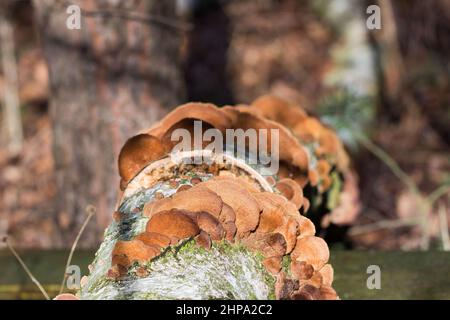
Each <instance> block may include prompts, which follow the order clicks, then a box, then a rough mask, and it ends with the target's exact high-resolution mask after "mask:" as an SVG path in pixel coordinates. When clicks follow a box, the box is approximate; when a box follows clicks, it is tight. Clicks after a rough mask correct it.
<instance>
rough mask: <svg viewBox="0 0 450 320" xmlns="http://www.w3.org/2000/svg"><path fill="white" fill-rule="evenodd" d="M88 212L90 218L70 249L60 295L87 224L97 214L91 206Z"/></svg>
mask: <svg viewBox="0 0 450 320" xmlns="http://www.w3.org/2000/svg"><path fill="white" fill-rule="evenodd" d="M86 212H87V213H88V216H87V217H86V220H84V222H83V225H82V226H81V229H80V231H78V234H77V236H76V238H75V241H74V242H73V244H72V248H71V249H70V253H69V256H68V257H67V261H66V267H65V269H64V276H63V279H62V282H61V287H60V288H59V294H61V293H62V292H63V290H64V283H65V281H66V279H67V268H69V266H70V263H71V262H72V257H73V253H74V252H75V249H76V247H77V244H78V241H79V240H80V237H81V235H82V234H83V232H84V229H86V226H87V224H88V223H89V220H91V218H92V216H93V215H94V214H95V212H96V210H95V207H94V206H91V205H89V206H88V207H87V208H86Z"/></svg>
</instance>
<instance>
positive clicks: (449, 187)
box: [428, 182, 450, 204]
mask: <svg viewBox="0 0 450 320" xmlns="http://www.w3.org/2000/svg"><path fill="white" fill-rule="evenodd" d="M449 192H450V183H448V182H447V183H444V184H443V185H441V186H439V187H438V188H436V189H435V190H434V191H433V192H431V193H430V194H429V195H428V202H429V203H430V204H433V203H434V202H436V201H437V200H438V199H439V198H440V197H442V196H443V195H445V194H446V193H449Z"/></svg>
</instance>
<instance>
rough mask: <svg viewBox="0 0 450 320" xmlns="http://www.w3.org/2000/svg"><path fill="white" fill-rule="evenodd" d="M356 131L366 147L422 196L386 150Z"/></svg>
mask: <svg viewBox="0 0 450 320" xmlns="http://www.w3.org/2000/svg"><path fill="white" fill-rule="evenodd" d="M354 133H355V137H356V138H357V139H358V141H359V142H360V143H361V144H362V145H363V146H364V147H366V149H368V150H369V151H370V152H371V153H373V154H374V155H375V156H377V157H378V158H379V159H380V160H381V161H383V162H384V163H385V164H386V165H387V166H388V167H389V169H391V171H392V173H393V174H394V175H395V176H396V177H397V178H399V179H400V180H401V181H402V182H403V183H404V184H405V185H406V186H407V187H408V189H410V191H411V192H412V193H413V194H414V195H416V196H419V197H421V195H420V191H419V188H417V186H416V184H415V183H414V181H413V180H412V179H411V177H409V176H408V174H407V173H406V172H405V171H403V170H402V169H401V168H400V166H399V165H398V164H397V162H396V161H395V160H394V159H393V158H392V157H391V156H390V155H389V154H388V153H387V152H386V151H384V150H383V149H381V148H380V147H379V146H377V145H376V144H375V143H373V142H372V141H371V140H370V139H369V138H368V137H367V136H365V135H363V134H361V133H358V132H354Z"/></svg>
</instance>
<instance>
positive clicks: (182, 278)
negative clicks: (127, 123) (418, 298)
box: [77, 97, 348, 299]
mask: <svg viewBox="0 0 450 320" xmlns="http://www.w3.org/2000/svg"><path fill="white" fill-rule="evenodd" d="M287 112H290V113H289V114H288V113H287ZM291 114H292V116H291ZM194 121H203V122H205V123H206V124H207V128H215V129H217V130H218V131H219V132H222V133H223V132H226V130H227V129H242V130H246V129H256V130H259V129H274V128H275V129H278V130H279V131H280V137H279V138H280V145H279V147H280V150H279V151H280V152H279V156H280V170H279V172H278V174H269V175H267V174H266V173H265V172H266V171H264V166H262V165H260V164H259V163H257V164H249V163H247V162H246V161H244V160H245V159H244V160H243V159H241V158H239V157H238V156H237V155H236V154H235V153H233V152H232V153H231V154H230V153H229V152H228V153H227V152H217V151H218V150H215V152H212V151H211V150H210V149H208V148H204V144H201V147H200V149H198V148H195V149H194V150H190V151H177V152H172V151H173V148H174V144H173V142H170V141H168V138H169V137H170V135H171V133H172V132H173V131H174V129H175V128H185V129H187V130H188V131H189V132H191V131H192V124H193V122H194ZM302 124H303V125H304V126H303V125H302ZM311 128H313V129H311ZM311 130H313V132H310V131H311ZM315 130H317V132H316V131H315ZM306 138H307V140H306ZM223 139H224V141H222V143H224V144H223V145H226V141H225V140H226V139H225V138H223ZM258 139H260V138H258ZM336 139H337V138H336V137H335V135H334V133H333V132H332V131H331V130H330V129H328V128H326V127H325V126H323V125H321V124H320V122H316V121H315V120H312V119H311V118H310V117H309V116H308V115H307V114H306V112H304V111H303V110H302V109H300V108H299V107H297V106H294V105H289V104H287V103H285V102H284V101H282V100H279V99H277V98H273V97H262V98H261V99H258V100H257V101H255V102H254V103H253V104H252V105H250V106H246V105H240V106H238V107H231V106H227V107H223V108H217V107H215V106H214V105H212V104H201V103H189V104H186V105H183V106H180V107H178V108H177V109H175V110H173V111H172V112H171V113H169V114H168V115H167V116H166V117H165V118H164V119H162V120H161V121H160V122H158V123H157V124H155V125H154V126H153V127H152V128H150V129H149V130H146V131H143V133H141V134H139V135H137V136H135V137H133V138H131V139H130V140H128V142H127V143H126V144H125V146H124V147H123V149H122V151H121V153H120V156H119V173H120V177H121V185H120V189H121V191H122V193H121V197H120V199H119V201H118V205H117V208H116V210H115V214H114V217H115V219H113V221H112V223H111V225H110V226H109V227H108V229H107V230H106V231H105V240H104V241H103V243H102V245H101V246H100V248H99V250H98V252H97V254H96V257H95V259H94V262H93V263H92V268H91V269H90V275H89V276H88V278H87V280H86V281H84V283H83V285H82V287H81V289H80V291H79V292H78V294H77V296H78V297H79V298H81V299H338V296H337V293H336V292H335V291H334V290H333V289H332V281H333V268H332V267H331V265H330V264H328V259H329V251H328V246H327V244H326V243H325V241H324V240H322V239H321V238H319V237H316V236H315V233H316V227H315V226H314V224H313V223H312V222H311V220H310V219H308V218H307V217H306V216H305V215H304V213H305V212H307V211H308V207H309V203H315V202H314V201H313V199H310V198H308V195H307V194H306V192H305V188H306V187H309V188H316V190H317V192H318V193H322V194H327V192H329V190H334V189H333V181H334V180H333V178H331V175H333V174H336V173H337V174H343V173H342V172H344V171H346V170H348V167H347V166H348V164H347V162H346V160H345V157H346V154H345V151H344V150H343V148H342V145H341V144H339V143H338V144H335V142H336V141H335V140H336ZM246 141H247V142H246V145H245V149H246V152H247V153H250V154H251V153H257V152H258V151H259V150H258V148H259V147H260V145H261V144H260V143H258V144H257V145H256V146H255V145H252V144H251V143H249V142H248V140H246ZM330 141H332V142H331V144H334V145H333V146H329V144H330ZM258 142H260V141H258ZM266 146H270V143H266ZM219 151H225V150H219ZM268 151H269V153H271V152H275V150H272V149H270V147H269V150H268ZM198 158H200V159H202V161H200V162H197V161H192V160H193V159H198ZM343 159H344V160H343ZM312 176H315V178H314V180H315V181H314V183H313V181H311V177H312ZM327 177H330V179H331V182H328V183H327V182H326V180H327ZM338 191H339V190H338ZM338 195H339V192H338Z"/></svg>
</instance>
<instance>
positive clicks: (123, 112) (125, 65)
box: [34, 0, 184, 246]
mask: <svg viewBox="0 0 450 320" xmlns="http://www.w3.org/2000/svg"><path fill="white" fill-rule="evenodd" d="M70 4H77V5H79V7H80V8H81V16H82V18H81V29H80V30H77V29H74V30H71V29H68V28H67V27H66V19H67V18H68V17H69V14H68V13H66V9H67V7H68V6H69V5H70ZM34 6H35V8H36V13H37V18H38V23H39V33H40V36H41V41H42V45H43V47H44V52H45V56H46V59H47V63H48V66H49V73H50V91H51V96H50V116H51V119H52V126H53V135H54V137H53V139H54V141H53V154H54V158H55V167H56V168H55V171H56V181H57V188H58V192H57V197H56V199H55V209H56V211H57V215H56V216H55V218H56V219H57V222H58V224H59V226H60V227H61V240H62V244H63V245H66V246H67V245H70V243H71V241H72V240H73V239H74V236H75V234H76V232H77V231H78V229H79V228H80V226H81V224H82V222H83V220H84V219H85V216H86V215H85V208H86V206H87V205H88V204H93V205H95V206H96V208H97V212H98V214H97V224H96V225H95V223H91V224H90V226H88V230H87V234H85V235H84V236H83V240H82V245H84V246H87V245H93V244H95V243H97V242H98V240H99V239H100V238H101V235H102V232H101V231H100V230H103V228H104V227H105V226H106V225H107V224H108V222H109V220H110V217H111V213H112V210H113V206H114V204H115V200H116V194H115V190H117V184H118V183H119V181H118V176H119V175H118V174H117V172H116V170H117V169H116V168H117V165H116V163H117V155H118V153H119V150H120V147H121V146H122V144H123V143H124V142H125V139H126V138H127V137H129V136H131V135H132V134H134V133H136V132H137V131H139V130H140V129H142V128H144V127H148V126H149V125H150V124H152V123H153V122H154V121H156V120H157V119H159V118H160V117H161V116H162V115H163V114H164V113H166V112H167V111H168V108H171V107H174V106H176V105H177V104H178V103H179V102H180V101H181V99H182V96H183V94H184V90H183V84H182V75H181V73H180V68H179V61H178V60H179V59H178V58H179V57H178V55H179V47H180V43H181V32H180V30H178V29H177V28H176V27H174V26H170V25H168V24H166V23H161V22H158V21H156V22H155V21H154V20H152V19H151V17H156V18H158V19H159V18H162V19H174V18H175V17H174V15H175V6H174V1H156V0H154V1H116V0H114V1H113V0H104V1H87V0H81V1H71V3H64V2H61V1H56V0H48V1H35V2H34ZM130 11H132V14H131V13H130Z"/></svg>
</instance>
